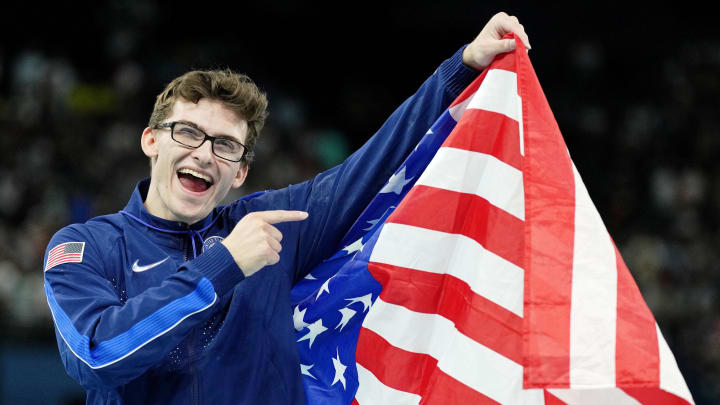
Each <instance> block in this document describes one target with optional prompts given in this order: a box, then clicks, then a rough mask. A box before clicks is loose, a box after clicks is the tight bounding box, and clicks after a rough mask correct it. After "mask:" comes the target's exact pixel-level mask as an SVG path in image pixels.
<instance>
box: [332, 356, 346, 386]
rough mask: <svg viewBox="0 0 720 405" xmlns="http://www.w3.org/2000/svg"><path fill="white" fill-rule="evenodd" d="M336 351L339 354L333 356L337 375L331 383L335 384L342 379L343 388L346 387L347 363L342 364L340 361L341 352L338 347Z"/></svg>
mask: <svg viewBox="0 0 720 405" xmlns="http://www.w3.org/2000/svg"><path fill="white" fill-rule="evenodd" d="M335 353H336V354H337V357H333V359H332V362H333V367H335V377H334V378H333V382H332V384H330V385H335V383H336V382H338V381H340V382H341V383H342V386H343V389H344V388H345V369H346V368H347V366H346V365H344V364H342V363H341V362H340V352H339V351H338V349H337V348H335Z"/></svg>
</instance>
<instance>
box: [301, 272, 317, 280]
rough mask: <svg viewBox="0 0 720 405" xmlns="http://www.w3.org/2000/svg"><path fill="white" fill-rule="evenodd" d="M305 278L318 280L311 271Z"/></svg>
mask: <svg viewBox="0 0 720 405" xmlns="http://www.w3.org/2000/svg"><path fill="white" fill-rule="evenodd" d="M304 278H305V280H317V279H316V278H315V277H313V275H312V274H311V273H308V275H307V276H305V277H304Z"/></svg>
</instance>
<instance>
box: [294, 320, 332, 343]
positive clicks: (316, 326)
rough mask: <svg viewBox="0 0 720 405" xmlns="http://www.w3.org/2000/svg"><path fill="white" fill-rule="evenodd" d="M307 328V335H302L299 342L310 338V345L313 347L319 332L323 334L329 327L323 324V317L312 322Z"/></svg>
mask: <svg viewBox="0 0 720 405" xmlns="http://www.w3.org/2000/svg"><path fill="white" fill-rule="evenodd" d="M307 328H308V330H309V331H308V333H307V335H305V336H303V337H301V338H300V339H298V342H302V341H303V340H310V347H312V345H313V342H315V338H316V337H317V336H318V335H319V334H321V333H323V332H325V331H326V330H327V328H326V327H324V326H323V324H322V319H318V320H317V321H315V322H313V323H312V324H310V325H308V326H307Z"/></svg>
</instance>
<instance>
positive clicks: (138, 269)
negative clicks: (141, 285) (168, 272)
mask: <svg viewBox="0 0 720 405" xmlns="http://www.w3.org/2000/svg"><path fill="white" fill-rule="evenodd" d="M169 258H170V257H166V258H164V259H162V260H160V261H159V262H155V263H150V264H148V265H145V266H138V261H139V260H135V263H133V265H132V271H134V272H135V273H140V272H142V271H145V270H150V269H152V268H153V267H155V266H159V265H161V264H163V263H164V262H165V260H167V259H169Z"/></svg>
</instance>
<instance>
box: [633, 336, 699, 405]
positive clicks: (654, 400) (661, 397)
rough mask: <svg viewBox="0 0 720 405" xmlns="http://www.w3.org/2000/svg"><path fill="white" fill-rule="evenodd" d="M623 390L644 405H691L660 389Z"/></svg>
mask: <svg viewBox="0 0 720 405" xmlns="http://www.w3.org/2000/svg"><path fill="white" fill-rule="evenodd" d="M654 327H655V326H654V325H653V328H654ZM622 390H623V391H625V393H626V394H628V395H630V396H631V397H633V398H635V399H636V400H637V401H638V402H640V403H641V404H644V405H655V404H662V405H689V402H688V401H686V400H684V399H682V398H680V397H678V396H677V395H674V394H671V393H669V392H667V391H663V390H661V389H660V388H623V389H622Z"/></svg>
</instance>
